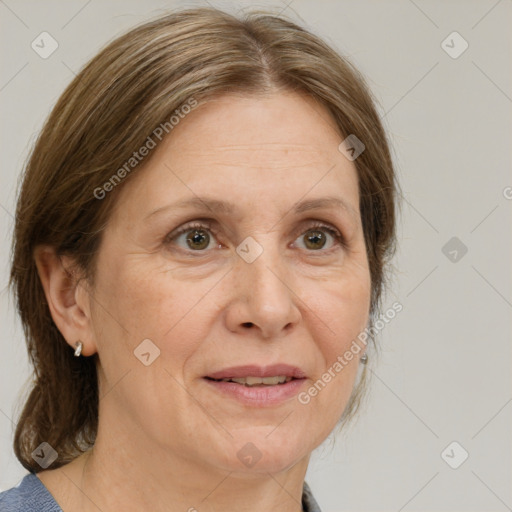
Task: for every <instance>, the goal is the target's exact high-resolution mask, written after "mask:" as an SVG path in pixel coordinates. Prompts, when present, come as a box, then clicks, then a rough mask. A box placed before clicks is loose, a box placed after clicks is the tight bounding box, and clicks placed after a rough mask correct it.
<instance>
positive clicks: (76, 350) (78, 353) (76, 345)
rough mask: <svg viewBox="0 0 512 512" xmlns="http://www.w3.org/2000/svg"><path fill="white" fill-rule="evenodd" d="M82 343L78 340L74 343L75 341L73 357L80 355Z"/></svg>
mask: <svg viewBox="0 0 512 512" xmlns="http://www.w3.org/2000/svg"><path fill="white" fill-rule="evenodd" d="M83 346H84V344H83V343H82V342H81V341H80V340H78V341H77V342H76V343H75V347H76V349H75V357H80V354H81V353H82V348H83Z"/></svg>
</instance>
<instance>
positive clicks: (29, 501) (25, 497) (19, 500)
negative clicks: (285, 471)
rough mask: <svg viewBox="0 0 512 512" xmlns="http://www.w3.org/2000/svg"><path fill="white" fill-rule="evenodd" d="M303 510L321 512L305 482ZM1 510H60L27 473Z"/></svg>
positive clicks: (3, 497) (1, 496)
mask: <svg viewBox="0 0 512 512" xmlns="http://www.w3.org/2000/svg"><path fill="white" fill-rule="evenodd" d="M302 507H303V508H304V512H321V511H320V508H319V507H318V504H317V502H316V501H315V499H314V498H313V495H312V494H311V490H310V488H309V486H308V484H307V483H306V482H304V488H303V493H302ZM0 511H1V512H62V509H61V508H60V507H59V504H58V503H57V502H56V501H55V499H54V498H53V496H52V495H51V494H50V491H49V490H48V489H47V488H46V487H45V486H44V484H43V482H41V480H39V478H38V477H37V476H36V475H35V474H33V473H29V474H28V475H27V476H25V477H24V478H23V479H22V480H21V482H20V483H19V484H18V485H17V486H16V487H13V488H12V489H9V490H7V491H4V492H1V493H0Z"/></svg>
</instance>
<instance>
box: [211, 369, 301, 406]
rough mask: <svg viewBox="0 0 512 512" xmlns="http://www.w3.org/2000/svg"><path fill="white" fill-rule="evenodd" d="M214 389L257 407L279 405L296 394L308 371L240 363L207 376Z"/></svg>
mask: <svg viewBox="0 0 512 512" xmlns="http://www.w3.org/2000/svg"><path fill="white" fill-rule="evenodd" d="M203 378H204V379H205V380H206V381H207V382H208V383H209V384H210V388H211V389H213V390H215V391H216V392H217V393H220V394H222V395H223V396H227V397H230V398H232V399H235V400H237V401H238V402H241V403H243V404H244V405H250V406H253V407H263V406H269V405H276V404H280V403H282V402H284V401H285V400H288V399H290V398H292V397H293V396H295V395H296V394H297V393H298V392H299V390H300V388H301V387H302V385H303V383H304V381H305V380H306V374H305V373H304V372H303V371H302V370H301V369H300V368H298V367H296V366H290V365H286V364H278V365H272V366H255V365H249V366H237V367H232V368H225V369H223V370H219V371H216V372H213V373H210V374H209V375H206V376H205V377H203Z"/></svg>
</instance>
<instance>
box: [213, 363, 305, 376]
mask: <svg viewBox="0 0 512 512" xmlns="http://www.w3.org/2000/svg"><path fill="white" fill-rule="evenodd" d="M282 375H284V376H285V377H293V378H295V379H303V378H305V377H306V374H305V373H304V372H303V371H302V370H301V369H300V368H298V367H297V366H290V365H289V364H273V365H270V366H257V365H245V366H233V367H231V368H224V369H223V370H219V371H217V372H213V373H209V374H208V375H207V376H206V377H209V378H211V379H217V380H218V379H233V378H235V379H240V378H243V377H276V376H282Z"/></svg>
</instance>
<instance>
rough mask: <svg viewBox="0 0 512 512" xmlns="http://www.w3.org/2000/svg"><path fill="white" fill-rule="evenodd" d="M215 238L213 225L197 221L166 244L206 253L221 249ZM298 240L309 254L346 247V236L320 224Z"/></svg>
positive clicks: (311, 226)
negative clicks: (208, 250) (216, 248)
mask: <svg viewBox="0 0 512 512" xmlns="http://www.w3.org/2000/svg"><path fill="white" fill-rule="evenodd" d="M302 229H304V228H302ZM211 235H213V236H211ZM215 236H216V235H215V231H214V229H213V226H212V223H210V222H208V221H201V222H197V221H196V222H195V223H191V224H186V225H184V226H183V227H181V228H179V229H178V230H176V231H174V232H173V233H171V234H169V235H168V236H167V237H166V239H165V243H166V244H167V245H171V244H176V245H178V246H179V247H180V248H181V249H184V250H185V251H192V252H196V253H205V252H207V249H212V248H214V247H219V248H220V247H221V246H220V244H218V243H217V244H215V242H214V241H215ZM329 238H331V239H332V240H333V241H332V242H331V247H329V248H328V249H325V250H324V248H325V246H326V245H327V244H329ZM297 240H301V241H302V242H303V244H304V249H305V250H307V251H308V252H321V253H330V252H332V251H334V250H336V249H339V248H340V247H346V241H345V238H344V236H343V235H342V234H341V233H340V232H339V231H338V230H337V229H336V228H334V227H333V226H329V225H324V224H322V223H318V222H317V223H315V224H313V225H310V226H308V228H307V229H306V231H302V232H301V236H299V237H298V238H297V239H296V241H297ZM180 241H181V243H180ZM299 247H300V244H299Z"/></svg>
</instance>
